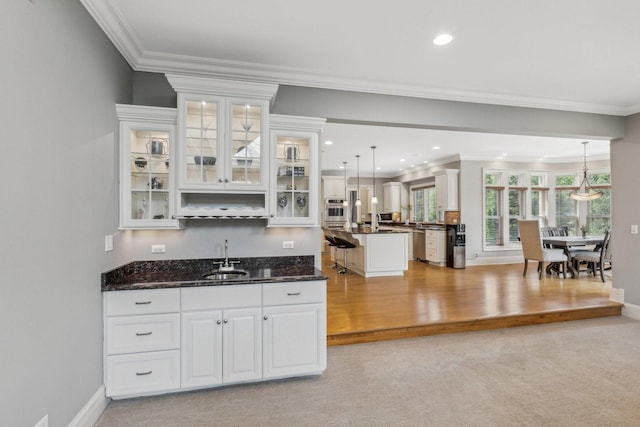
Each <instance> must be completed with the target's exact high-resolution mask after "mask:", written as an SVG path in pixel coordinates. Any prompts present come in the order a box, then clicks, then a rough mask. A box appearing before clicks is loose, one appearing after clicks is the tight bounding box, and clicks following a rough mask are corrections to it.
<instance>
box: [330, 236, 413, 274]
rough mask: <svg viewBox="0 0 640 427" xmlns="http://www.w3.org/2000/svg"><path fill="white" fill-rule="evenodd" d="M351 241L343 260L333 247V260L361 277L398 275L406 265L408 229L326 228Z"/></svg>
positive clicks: (407, 264)
mask: <svg viewBox="0 0 640 427" xmlns="http://www.w3.org/2000/svg"><path fill="white" fill-rule="evenodd" d="M324 232H325V233H326V234H329V235H335V236H337V237H340V238H341V239H344V240H346V241H348V242H351V243H353V244H354V245H355V247H354V248H352V249H347V250H346V251H347V254H346V255H347V256H346V259H347V262H346V264H347V265H345V261H344V259H345V256H344V251H343V250H342V249H334V258H333V259H334V261H336V262H337V263H338V264H340V265H343V266H345V267H346V268H347V269H349V270H351V271H353V272H355V273H357V274H359V275H361V276H364V277H380V276H402V275H403V274H404V271H405V270H407V269H408V268H409V244H408V241H409V230H406V231H404V230H393V231H390V230H384V231H382V230H380V231H371V229H363V230H358V229H355V228H354V229H352V231H346V230H335V229H326V230H324Z"/></svg>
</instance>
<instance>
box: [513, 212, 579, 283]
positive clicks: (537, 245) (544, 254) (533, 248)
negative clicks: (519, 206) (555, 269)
mask: <svg viewBox="0 0 640 427" xmlns="http://www.w3.org/2000/svg"><path fill="white" fill-rule="evenodd" d="M518 231H519V232H520V242H521V243H522V254H523V255H524V272H523V273H522V275H523V276H526V275H527V266H528V264H529V260H532V261H538V279H541V278H542V272H543V271H544V263H545V262H549V263H556V264H558V265H559V266H560V267H561V269H562V277H563V278H566V277H567V261H568V259H567V255H566V254H565V253H564V251H563V250H562V249H550V248H543V247H542V237H541V234H540V224H539V223H538V220H535V219H534V220H520V221H518Z"/></svg>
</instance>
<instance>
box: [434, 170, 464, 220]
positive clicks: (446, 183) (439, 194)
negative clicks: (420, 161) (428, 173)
mask: <svg viewBox="0 0 640 427" xmlns="http://www.w3.org/2000/svg"><path fill="white" fill-rule="evenodd" d="M458 172H459V170H458V169H442V170H439V171H436V172H434V173H433V174H434V175H435V177H436V210H437V214H438V221H443V220H444V212H445V211H456V210H458Z"/></svg>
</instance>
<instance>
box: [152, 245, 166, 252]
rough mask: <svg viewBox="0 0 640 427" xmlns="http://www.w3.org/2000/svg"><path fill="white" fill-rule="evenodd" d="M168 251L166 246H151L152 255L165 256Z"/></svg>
mask: <svg viewBox="0 0 640 427" xmlns="http://www.w3.org/2000/svg"><path fill="white" fill-rule="evenodd" d="M166 251H167V247H166V246H165V245H151V253H152V254H163V253H165V252H166Z"/></svg>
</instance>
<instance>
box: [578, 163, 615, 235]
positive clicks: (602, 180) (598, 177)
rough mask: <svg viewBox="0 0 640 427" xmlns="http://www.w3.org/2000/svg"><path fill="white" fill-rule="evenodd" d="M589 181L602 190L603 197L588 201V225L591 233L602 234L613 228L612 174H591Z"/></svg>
mask: <svg viewBox="0 0 640 427" xmlns="http://www.w3.org/2000/svg"><path fill="white" fill-rule="evenodd" d="M588 179H589V183H590V184H591V185H592V186H593V188H597V189H598V190H600V191H602V193H603V194H602V197H600V198H599V199H596V200H592V201H590V202H584V203H587V218H586V225H587V229H588V233H589V234H595V235H602V234H604V232H605V230H607V229H610V228H611V174H608V173H598V174H589V176H588Z"/></svg>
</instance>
